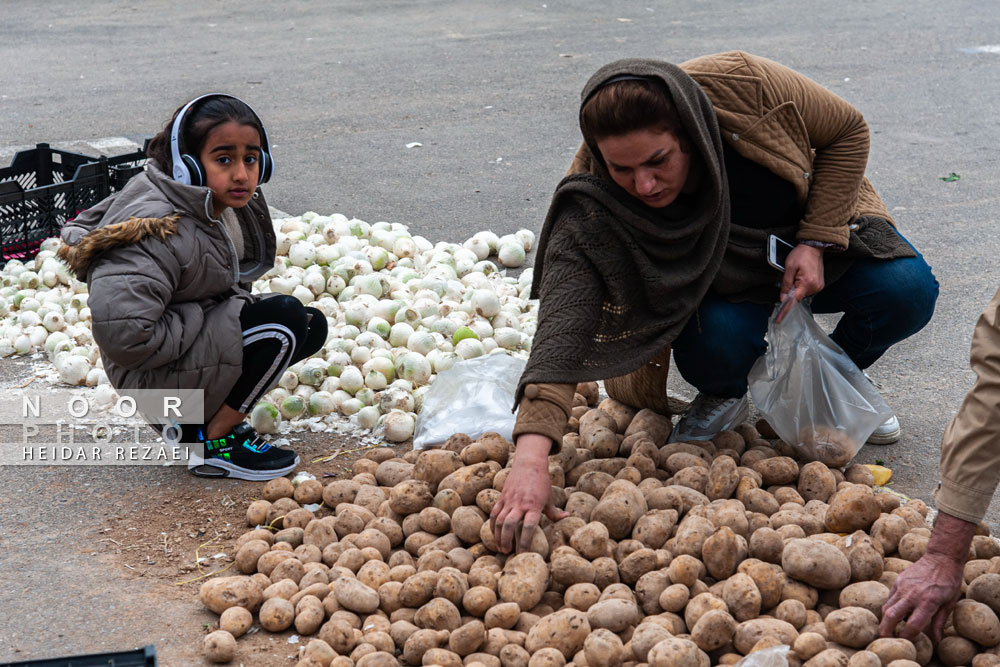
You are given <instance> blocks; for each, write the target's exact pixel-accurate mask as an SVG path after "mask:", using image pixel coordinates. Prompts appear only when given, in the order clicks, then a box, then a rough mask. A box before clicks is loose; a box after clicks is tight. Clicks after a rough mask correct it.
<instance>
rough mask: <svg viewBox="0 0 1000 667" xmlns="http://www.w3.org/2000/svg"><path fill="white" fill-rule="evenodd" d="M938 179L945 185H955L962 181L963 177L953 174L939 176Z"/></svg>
mask: <svg viewBox="0 0 1000 667" xmlns="http://www.w3.org/2000/svg"><path fill="white" fill-rule="evenodd" d="M938 178H940V179H941V180H942V181H944V182H945V183H953V182H955V181H957V180H958V179H960V178H961V176H959V175H958V174H956V173H955V172H951V173H949V174H948V175H947V176H938Z"/></svg>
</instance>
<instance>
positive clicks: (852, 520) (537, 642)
mask: <svg viewBox="0 0 1000 667" xmlns="http://www.w3.org/2000/svg"><path fill="white" fill-rule="evenodd" d="M577 389H578V393H577V395H576V398H575V403H576V407H574V408H573V416H572V419H571V420H570V430H569V432H568V433H567V434H566V435H565V436H564V438H563V442H562V447H561V448H560V450H559V451H558V452H557V453H555V454H553V455H552V456H550V457H549V479H550V482H551V486H552V494H553V500H554V503H555V504H556V505H557V506H558V507H560V508H564V509H565V510H566V511H567V512H568V513H569V517H568V518H564V519H562V520H560V521H558V522H555V523H552V522H550V521H549V520H548V519H545V518H543V519H542V523H541V529H540V530H538V531H537V532H536V533H535V535H534V539H533V540H532V542H531V550H530V551H529V552H526V553H522V554H518V555H502V554H498V553H497V552H496V544H495V542H494V536H493V533H492V532H491V531H490V528H489V521H488V517H489V515H490V512H491V510H492V509H493V507H494V504H495V503H496V502H497V499H498V497H499V495H500V492H501V490H502V489H503V487H504V484H505V483H506V482H507V481H508V475H509V474H510V471H511V467H510V466H511V464H512V460H513V453H514V450H513V446H512V445H511V443H509V442H508V441H506V440H505V439H504V438H502V437H500V436H498V435H496V434H486V435H484V436H482V437H481V438H479V439H478V440H476V441H472V440H471V439H470V438H469V437H467V436H465V435H462V434H456V435H454V436H453V437H452V438H451V439H450V440H449V441H448V442H447V443H446V444H445V446H444V447H443V448H441V449H436V450H428V451H423V452H417V451H411V452H408V453H407V454H405V455H404V456H397V455H396V454H395V453H394V452H393V451H392V450H390V449H387V448H379V449H375V450H371V451H370V452H368V453H367V454H366V455H365V456H364V457H363V458H361V459H360V460H358V461H357V462H356V463H355V464H354V465H353V477H351V478H350V479H340V480H334V481H330V482H328V483H326V484H325V485H324V484H323V483H321V482H319V481H317V480H304V481H299V480H296V481H298V483H297V485H295V484H292V482H290V481H289V480H288V479H285V478H282V479H278V480H274V481H272V482H269V483H268V484H267V485H266V486H264V488H263V489H262V495H263V498H262V499H260V500H257V501H255V502H253V503H252V504H251V505H250V506H249V507H248V508H247V513H246V518H247V521H248V524H249V525H250V526H251V527H252V529H251V530H250V531H249V532H247V533H245V534H244V535H242V536H241V537H240V538H239V539H238V540H237V542H236V544H235V547H234V549H235V551H234V552H233V553H235V563H234V569H235V570H236V571H238V572H239V574H236V575H233V576H229V575H230V574H231V573H230V572H227V573H226V575H225V576H221V577H218V578H215V579H211V580H209V581H207V582H205V583H204V584H202V586H201V590H200V599H201V601H202V603H203V604H204V605H205V606H206V607H207V608H208V609H210V610H212V611H213V612H215V613H217V614H220V617H219V626H220V629H219V630H217V631H214V632H212V633H210V634H208V635H207V636H206V637H205V639H204V644H203V648H204V651H205V655H206V657H208V658H209V659H211V660H216V661H220V662H225V661H228V660H230V659H233V658H234V656H235V657H237V659H238V657H239V653H240V648H239V644H240V642H238V641H237V640H236V638H237V637H239V636H240V635H242V634H243V633H244V632H246V631H247V629H248V628H250V627H251V626H253V625H255V624H259V627H260V628H262V629H263V630H266V631H270V632H283V631H288V632H293V631H294V632H295V633H297V634H298V635H299V636H301V637H302V640H301V642H302V644H304V646H302V648H301V650H300V655H299V658H300V659H299V662H298V663H297V667H317V666H322V667H328V666H333V667H350V666H352V665H356V666H357V667H373V666H377V667H382V666H395V665H445V666H447V667H458V666H459V665H467V666H468V667H505V666H510V665H517V666H528V667H548V666H556V667H558V666H562V665H574V666H576V667H582V666H587V667H610V666H612V665H626V666H631V665H651V666H653V667H667V666H670V667H709V665H729V664H735V663H737V662H738V661H740V660H742V659H744V657H745V656H754V654H758V656H757V657H763V655H765V654H764V653H761V652H762V651H764V650H765V649H769V650H771V652H773V651H774V650H775V649H773V648H772V647H775V646H778V645H785V646H788V647H790V652H789V653H788V657H787V660H788V664H790V665H792V666H793V667H794V666H797V665H805V666H806V667H833V666H840V667H843V666H849V667H886V666H888V667H915V666H917V665H927V664H929V663H930V661H931V660H932V657H933V656H934V655H935V653H936V655H937V657H938V659H940V660H941V661H942V662H943V663H944V664H946V665H969V664H972V665H974V666H975V667H987V666H990V665H998V664H1000V646H998V645H1000V620H998V618H997V612H998V611H1000V546H998V544H997V542H996V541H995V540H994V539H992V538H991V537H989V536H988V535H987V534H986V532H985V531H984V532H983V534H981V535H979V536H977V537H976V538H975V541H974V543H973V547H972V550H971V551H970V554H969V558H970V560H969V562H968V564H967V565H966V568H965V585H964V587H963V592H964V597H963V599H962V600H961V602H959V604H958V606H957V607H956V608H955V611H954V613H953V615H952V616H951V617H950V619H949V621H948V624H947V628H946V631H945V635H946V637H945V639H944V641H942V642H941V643H940V644H939V645H938V646H937V647H934V646H932V643H931V641H930V640H929V639H928V637H927V636H925V635H919V636H918V638H917V639H916V640H915V641H913V642H911V641H907V640H905V639H898V638H891V639H889V638H887V639H881V638H879V637H878V633H877V626H878V623H879V619H880V616H881V607H882V605H883V603H884V602H885V600H886V599H887V596H888V594H889V590H890V588H891V586H892V584H893V582H894V580H895V578H896V577H897V576H898V574H899V573H900V572H902V571H903V570H905V569H906V568H907V567H909V566H910V565H912V564H913V562H914V561H916V560H917V559H918V558H919V557H920V556H921V555H922V554H923V552H924V550H925V548H926V546H927V541H928V536H929V534H930V531H929V528H928V527H927V525H926V515H927V512H928V508H927V506H926V505H925V504H924V503H923V502H922V501H919V500H909V501H906V502H903V503H902V504H901V502H900V498H899V497H898V496H896V495H893V494H890V493H885V492H881V489H874V488H873V476H872V472H871V471H870V470H869V469H868V468H867V467H865V466H861V465H850V466H848V467H847V468H846V469H844V470H840V469H835V468H830V467H828V466H827V465H825V464H823V463H820V462H815V461H814V462H807V461H801V460H798V459H797V458H796V453H797V452H796V451H795V450H794V448H793V447H790V446H789V445H787V444H785V443H784V442H782V441H780V440H774V439H771V440H768V439H765V438H763V437H762V436H761V432H760V431H758V429H757V428H756V427H755V426H752V425H750V424H744V425H741V426H739V427H738V428H736V429H735V430H733V431H725V432H723V433H720V434H719V435H718V436H717V437H716V438H714V439H713V440H711V441H704V442H688V443H672V444H668V443H667V439H668V436H669V434H670V432H671V428H672V426H671V422H670V420H669V419H668V418H667V417H664V416H661V415H658V414H656V413H654V412H652V411H649V410H643V411H638V412H637V411H636V410H634V409H631V408H629V407H627V406H625V405H622V404H620V403H617V402H615V401H613V400H611V399H606V400H604V401H602V402H600V404H599V405H598V407H596V408H594V407H590V406H592V405H593V404H595V403H596V402H597V399H598V394H597V391H598V388H597V385H596V384H593V383H588V384H584V385H579V386H578V388H577ZM758 426H760V428H761V431H764V432H767V431H766V429H765V428H764V425H763V424H758ZM876 491H879V492H876ZM320 502H321V503H322V505H321V506H319V507H318V508H317V506H316V504H317V503H320ZM309 508H311V509H309ZM753 659H754V660H755V659H757V658H753ZM747 664H754V662H750V663H747ZM757 664H760V663H757ZM769 664H774V663H769Z"/></svg>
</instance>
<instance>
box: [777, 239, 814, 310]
mask: <svg viewBox="0 0 1000 667" xmlns="http://www.w3.org/2000/svg"><path fill="white" fill-rule="evenodd" d="M824 284H825V283H824V282H823V251H822V250H820V249H819V248H813V247H812V246H808V245H802V244H799V245H797V246H795V248H793V249H792V251H791V252H790V253H788V259H786V260H785V275H784V277H783V278H782V279H781V298H780V300H781V302H782V303H784V302H785V299H786V298H787V297H788V295H789V293H792V294H793V296H794V297H795V300H796V301H802V299H804V298H806V297H807V296H812V295H813V294H816V293H817V292H819V291H820V290H821V289H823V286H824ZM793 290H794V292H793ZM791 305H792V302H791V301H788V302H787V304H786V305H785V307H784V308H782V309H781V312H780V313H779V314H778V322H779V323H780V322H781V320H783V319H785V313H787V312H788V308H789V306H791Z"/></svg>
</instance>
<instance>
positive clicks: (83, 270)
mask: <svg viewBox="0 0 1000 667" xmlns="http://www.w3.org/2000/svg"><path fill="white" fill-rule="evenodd" d="M180 217H181V216H180V214H179V213H175V214H173V215H168V216H166V217H163V218H135V217H130V218H128V219H127V220H122V221H121V222H115V223H112V224H107V225H100V226H99V227H98V228H97V229H95V230H94V231H92V232H89V233H86V234H82V235H80V236H79V240H78V241H77V242H76V243H75V244H73V245H70V244H69V243H63V245H61V246H59V250H58V252H57V254H58V256H59V259H61V260H62V261H64V262H66V264H68V265H69V268H70V269H72V270H73V273H75V274H76V275H77V276H79V278H80V279H81V280H85V279H86V277H87V272H88V269H89V268H90V265H91V263H92V262H93V260H94V259H95V258H96V257H97V256H98V255H100V254H101V253H103V252H105V251H106V250H110V249H111V248H114V247H116V246H121V245H132V244H134V243H138V242H139V241H141V240H142V239H144V238H145V237H147V236H154V237H156V238H158V239H160V240H161V241H164V240H166V238H167V237H168V236H170V235H171V234H174V233H175V232H176V231H177V221H178V220H179V219H180ZM64 241H65V239H64Z"/></svg>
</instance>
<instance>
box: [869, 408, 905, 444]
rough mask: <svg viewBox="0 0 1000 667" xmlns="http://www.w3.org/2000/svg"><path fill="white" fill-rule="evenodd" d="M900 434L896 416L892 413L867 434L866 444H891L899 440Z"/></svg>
mask: <svg viewBox="0 0 1000 667" xmlns="http://www.w3.org/2000/svg"><path fill="white" fill-rule="evenodd" d="M900 434H901V431H900V428H899V419H897V418H896V415H893V416H891V417H889V418H888V419H886V420H885V421H884V422H882V423H881V424H879V425H878V428H876V429H875V431H874V432H873V433H872V434H871V435H870V436H868V444H869V445H891V444H892V443H894V442H899V436H900Z"/></svg>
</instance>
